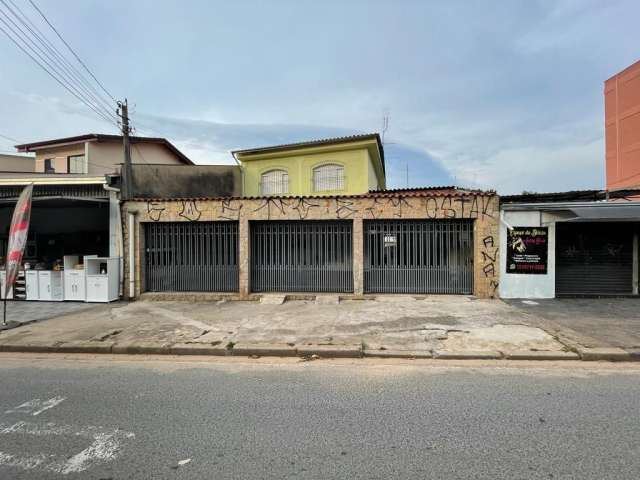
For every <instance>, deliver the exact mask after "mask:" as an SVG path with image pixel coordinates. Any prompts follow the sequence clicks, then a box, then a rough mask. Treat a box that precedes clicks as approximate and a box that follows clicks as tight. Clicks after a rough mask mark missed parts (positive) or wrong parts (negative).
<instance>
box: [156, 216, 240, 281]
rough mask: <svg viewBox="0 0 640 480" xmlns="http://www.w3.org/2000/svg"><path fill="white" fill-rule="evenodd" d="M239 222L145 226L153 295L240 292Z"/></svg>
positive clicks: (165, 223) (163, 223) (176, 223)
mask: <svg viewBox="0 0 640 480" xmlns="http://www.w3.org/2000/svg"><path fill="white" fill-rule="evenodd" d="M238 287H239V275H238V222H172V223H168V222H158V223H146V224H145V289H146V290H147V291H149V292H236V291H238Z"/></svg>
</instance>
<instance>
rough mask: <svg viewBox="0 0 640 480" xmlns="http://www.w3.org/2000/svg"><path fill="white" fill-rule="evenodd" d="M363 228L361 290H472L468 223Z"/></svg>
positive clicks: (402, 223)
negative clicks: (362, 282) (362, 277)
mask: <svg viewBox="0 0 640 480" xmlns="http://www.w3.org/2000/svg"><path fill="white" fill-rule="evenodd" d="M364 230H365V233H364V235H365V236H364V262H365V266H364V289H365V292H368V293H462V294H470V293H472V292H473V223H472V221H469V220H403V221H395V220H376V221H366V222H365V228H364Z"/></svg>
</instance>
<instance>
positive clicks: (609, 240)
mask: <svg viewBox="0 0 640 480" xmlns="http://www.w3.org/2000/svg"><path fill="white" fill-rule="evenodd" d="M633 229H634V225H633V224H632V223H613V222H600V223H581V222H580V223H579V222H576V223H557V224H556V295H560V296H562V295H627V294H631V293H632V282H633Z"/></svg>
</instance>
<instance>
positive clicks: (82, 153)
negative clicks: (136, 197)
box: [16, 133, 193, 175]
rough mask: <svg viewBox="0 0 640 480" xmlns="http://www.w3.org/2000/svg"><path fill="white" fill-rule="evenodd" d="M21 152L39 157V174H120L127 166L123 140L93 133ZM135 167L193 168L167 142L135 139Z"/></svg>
mask: <svg viewBox="0 0 640 480" xmlns="http://www.w3.org/2000/svg"><path fill="white" fill-rule="evenodd" d="M16 149H18V151H19V152H29V153H35V155H36V159H35V172H36V173H57V174H61V173H63V174H65V173H70V174H78V175H105V174H112V173H117V172H119V170H120V165H121V164H122V163H123V162H124V153H123V148H122V137H121V136H119V135H103V134H96V133H89V134H86V135H79V136H77V137H67V138H58V139H54V140H45V141H40V142H33V143H25V144H23V145H16ZM131 163H132V164H137V163H146V164H152V165H193V162H192V161H191V160H189V158H187V157H186V155H184V154H183V153H182V152H181V151H180V150H178V149H177V148H176V147H175V146H173V144H172V143H171V142H169V141H168V140H166V139H164V138H151V137H131Z"/></svg>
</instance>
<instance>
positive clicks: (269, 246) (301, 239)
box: [251, 220, 353, 292]
mask: <svg viewBox="0 0 640 480" xmlns="http://www.w3.org/2000/svg"><path fill="white" fill-rule="evenodd" d="M251 290H252V291H254V292H352V291H353V229H352V224H351V222H349V221H303V220H300V221H279V222H251Z"/></svg>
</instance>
